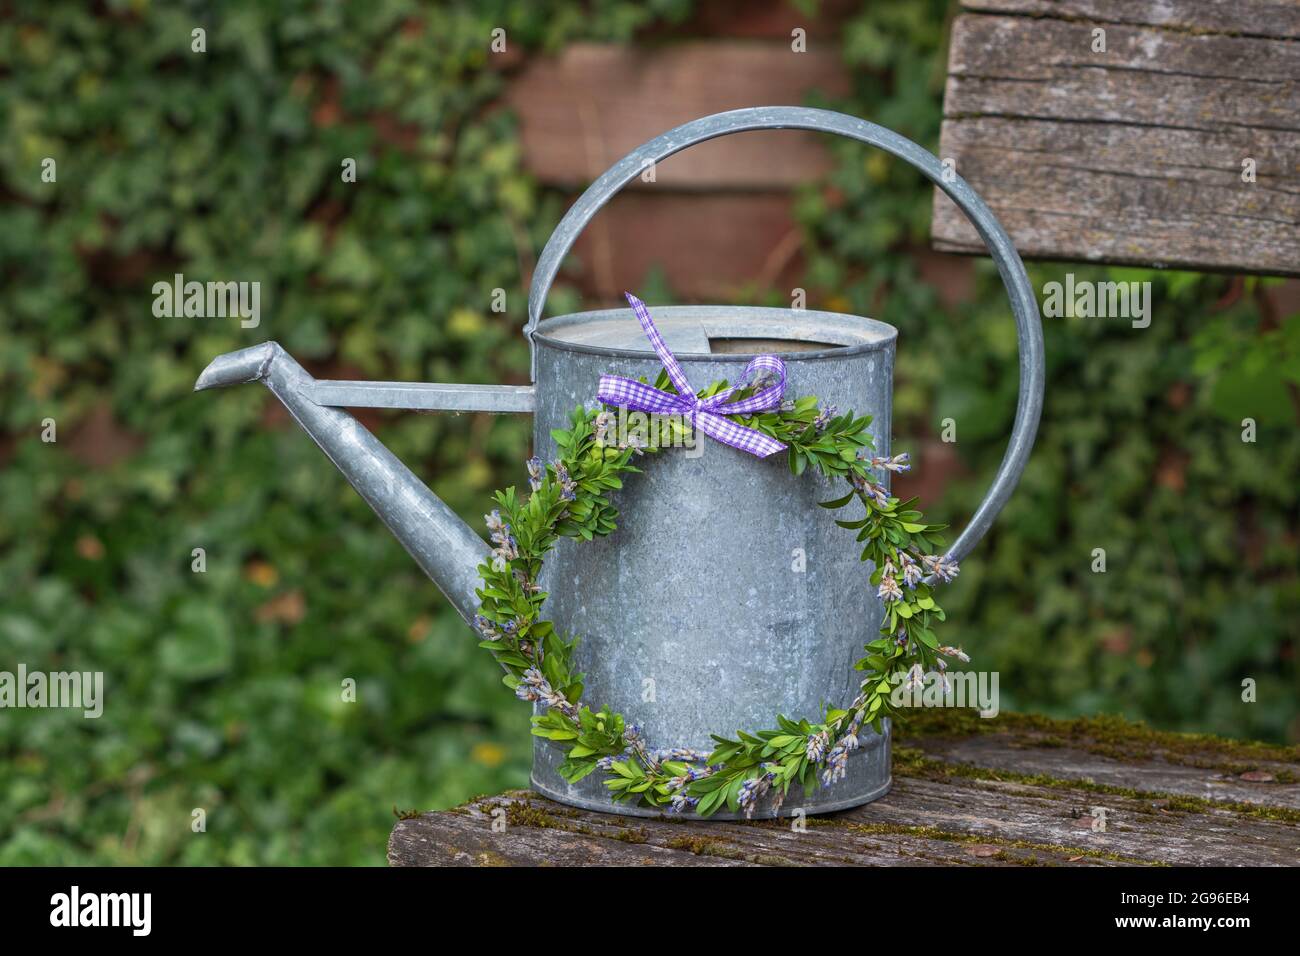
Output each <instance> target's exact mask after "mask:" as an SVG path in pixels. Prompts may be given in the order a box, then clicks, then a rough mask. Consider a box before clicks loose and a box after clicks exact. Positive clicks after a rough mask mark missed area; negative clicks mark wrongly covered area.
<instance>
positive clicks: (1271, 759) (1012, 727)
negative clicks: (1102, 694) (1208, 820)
mask: <svg viewBox="0 0 1300 956" xmlns="http://www.w3.org/2000/svg"><path fill="white" fill-rule="evenodd" d="M896 727H897V734H898V738H899V739H900V740H910V739H913V738H917V737H928V736H938V737H969V736H974V735H976V734H989V733H1012V734H1019V735H1021V738H1020V740H1019V741H1018V742H1019V743H1021V744H1023V745H1025V746H1034V747H1075V748H1077V749H1079V750H1083V751H1085V752H1087V753H1092V754H1097V755H1098V756H1103V757H1111V758H1113V759H1116V760H1124V761H1130V762H1131V761H1134V760H1152V759H1155V758H1160V759H1163V760H1166V761H1168V762H1170V763H1176V764H1180V765H1183V766H1191V767H1196V768H1198V769H1202V770H1218V771H1220V772H1223V773H1229V774H1233V775H1237V774H1241V773H1245V772H1246V771H1248V770H1255V769H1259V767H1260V764H1261V763H1269V764H1275V763H1290V764H1294V763H1300V746H1289V747H1285V746H1279V745H1277V744H1266V743H1261V742H1259V741H1254V740H1229V739H1227V738H1225V737H1216V736H1214V735H1213V734H1183V733H1174V732H1172V731H1167V730H1154V729H1152V728H1151V727H1148V726H1147V725H1146V724H1145V723H1142V722H1141V721H1131V720H1127V719H1125V718H1123V717H1120V716H1117V715H1114V714H1102V715H1099V716H1096V717H1075V718H1070V719H1062V718H1056V717H1044V716H1042V715H1039V714H1017V713H1011V712H1003V713H1000V714H998V716H997V717H993V718H989V719H987V720H986V719H985V718H983V717H980V716H979V714H978V712H976V711H974V710H969V709H959V708H955V707H931V708H921V709H917V710H914V711H910V712H908V714H907V716H906V718H905V719H903V720H900V721H899V722H898V723H897V725H896ZM1269 770H1270V772H1271V773H1273V775H1274V777H1275V778H1276V780H1277V782H1278V783H1296V782H1300V777H1298V776H1297V775H1296V774H1295V773H1294V772H1292V771H1289V770H1286V769H1281V768H1273V767H1270V768H1269Z"/></svg>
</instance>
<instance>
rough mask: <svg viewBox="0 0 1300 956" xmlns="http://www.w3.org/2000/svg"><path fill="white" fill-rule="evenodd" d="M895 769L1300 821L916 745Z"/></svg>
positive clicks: (901, 752) (1292, 815)
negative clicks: (950, 755) (940, 756)
mask: <svg viewBox="0 0 1300 956" xmlns="http://www.w3.org/2000/svg"><path fill="white" fill-rule="evenodd" d="M893 757H894V767H893V770H894V773H895V774H897V775H898V776H904V777H907V776H911V777H927V778H929V779H943V778H953V777H957V778H963V779H969V780H996V781H998V782H1000V783H1020V784H1025V785H1028V786H1034V787H1050V788H1053V789H1059V790H1083V791H1086V792H1088V793H1103V794H1107V795H1109V796H1116V797H1127V798H1129V799H1132V800H1136V801H1140V802H1141V803H1139V806H1137V807H1135V808H1133V809H1134V810H1135V811H1136V812H1139V813H1150V812H1154V809H1153V808H1151V807H1150V806H1149V804H1150V802H1151V801H1153V800H1159V801H1160V802H1161V803H1162V804H1163V806H1162V808H1161V809H1168V810H1173V811H1175V812H1182V813H1209V812H1211V811H1213V810H1228V811H1231V812H1233V813H1239V814H1241V815H1243V816H1249V817H1254V818H1256V819H1261V820H1272V821H1274V822H1277V823H1300V810H1295V809H1292V808H1290V807H1273V806H1262V805H1260V804H1257V803H1245V802H1243V801H1238V800H1207V799H1205V798H1202V797H1189V796H1184V795H1181V794H1176V793H1168V792H1166V791H1163V790H1136V789H1134V788H1132V787H1116V786H1113V785H1111V784H1105V783H1094V782H1093V781H1091V780H1071V779H1066V778H1063V777H1053V776H1050V775H1048V774H1042V773H1021V772H1019V771H1016V770H1004V769H998V770H990V769H987V768H985V767H974V766H971V765H970V764H959V763H948V762H946V761H942V760H934V759H932V758H929V757H926V756H925V754H924V753H923V752H922V751H920V750H917V749H916V748H913V747H897V748H895V750H894V754H893Z"/></svg>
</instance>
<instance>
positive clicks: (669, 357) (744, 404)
mask: <svg viewBox="0 0 1300 956" xmlns="http://www.w3.org/2000/svg"><path fill="white" fill-rule="evenodd" d="M623 294H624V295H625V296H627V301H628V303H629V304H630V305H631V306H632V311H633V312H635V313H636V317H637V319H638V320H639V321H640V322H641V328H642V329H643V330H644V331H645V334H646V338H648V339H649V340H650V345H651V346H652V347H653V348H654V350H655V354H656V355H658V356H659V361H660V362H662V363H663V366H664V370H665V371H666V372H667V373H668V378H669V379H671V380H672V383H673V387H674V388H676V389H677V394H676V395H673V394H671V393H669V392H665V391H663V390H661V389H658V388H654V387H652V386H650V385H646V384H645V383H643V382H638V381H635V380H633V379H630V378H622V377H620V376H618V375H602V376H601V377H600V387H599V388H598V389H597V390H596V397H597V398H598V399H600V400H601V401H602V402H604V403H605V404H606V405H614V406H617V407H623V408H630V409H633V410H634V411H638V412H649V413H650V414H652V415H669V414H677V415H681V416H683V417H685V418H686V419H687V420H688V421H689V422H690V423H691V424H692V425H693V426H695V427H696V428H698V429H699V430H700V431H702V432H704V434H706V435H709V436H710V437H712V438H716V439H717V440H718V441H720V442H722V443H723V444H724V445H730V446H731V447H732V448H739V449H740V450H741V451H747V452H749V453H750V454H751V455H757V456H758V457H759V458H766V457H767V456H768V455H771V454H774V453H775V452H778V451H785V445H783V444H781V442H779V441H777V440H776V439H775V438H772V437H770V436H768V435H764V434H763V433H762V432H760V431H755V430H754V429H752V428H745V427H744V426H743V425H737V424H736V423H735V422H733V421H729V420H728V419H726V418H724V417H723V416H725V415H742V414H747V413H750V412H765V411H768V410H770V409H773V408H776V407H778V406H779V405H780V404H781V395H782V393H784V391H785V363H784V362H782V361H781V360H780V359H779V358H777V357H776V356H775V355H757V356H755V357H754V359H753V360H752V361H751V362H750V363H749V364H748V365H746V366H745V374H744V376H743V377H742V384H740V385H733V386H731V387H730V388H727V389H723V390H722V391H721V392H719V393H718V394H716V395H710V396H709V397H708V398H699V397H697V396H696V394H695V389H693V388H692V387H691V383H690V382H689V381H687V379H686V373H685V372H684V371H682V367H681V365H679V364H678V362H677V359H676V358H675V357H674V356H673V353H672V352H670V351H668V345H667V343H665V342H664V339H663V336H662V335H660V334H659V330H658V329H656V328H655V324H654V320H653V319H651V318H650V312H649V311H648V310H647V309H646V307H645V303H644V302H642V301H641V300H640V299H638V298H637V297H636V296H634V295H632V294H631V293H630V292H624V293H623ZM766 375H771V376H773V377H775V379H776V381H775V383H774V384H772V385H767V386H765V387H764V388H762V389H761V390H759V391H757V392H755V393H754V394H753V395H751V396H749V398H745V399H741V400H739V401H735V402H728V401H727V398H728V397H729V396H730V395H731V394H732V393H733V392H735V391H736V390H737V389H740V388H743V387H745V383H747V382H750V381H757V380H758V378H759V377H762V376H766Z"/></svg>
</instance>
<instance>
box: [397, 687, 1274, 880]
mask: <svg viewBox="0 0 1300 956" xmlns="http://www.w3.org/2000/svg"><path fill="white" fill-rule="evenodd" d="M1298 775H1300V748H1296V747H1275V746H1271V745H1267V744H1258V743H1253V742H1249V741H1244V742H1243V741H1232V740H1224V739H1222V738H1216V737H1207V736H1202V735H1188V734H1172V733H1165V732H1162V731H1154V730H1151V729H1149V728H1147V727H1144V726H1143V725H1141V724H1133V723H1129V722H1126V721H1124V720H1121V719H1119V718H1113V717H1101V718H1083V719H1079V720H1052V719H1049V718H1045V717H1037V716H1033V715H1024V714H1003V715H1000V716H999V717H998V718H996V719H994V720H981V719H979V718H978V717H976V716H974V715H973V714H967V713H964V712H954V711H930V712H925V713H922V714H919V715H917V716H916V717H915V718H913V719H911V720H910V721H909V723H908V725H907V726H905V727H904V728H902V731H901V733H900V734H899V737H898V739H897V741H896V745H895V755H894V785H893V789H892V790H891V792H890V793H889V794H888V795H887V796H886V797H884V798H882V799H880V800H877V801H876V802H875V803H871V804H868V805H867V806H864V807H859V808H857V809H854V810H849V811H845V812H843V813H836V814H831V815H828V816H824V817H810V818H808V819H807V820H806V827H805V828H804V829H802V830H797V829H795V828H794V827H792V825H791V821H789V820H781V821H771V820H767V821H754V822H750V823H723V822H718V823H714V822H698V821H686V820H683V819H681V818H675V817H664V818H662V819H651V820H646V819H639V818H637V819H633V818H630V817H620V816H613V815H608V814H599V813H590V812H587V811H583V810H575V809H573V808H571V807H565V806H561V805H559V804H556V803H552V802H551V801H549V800H545V799H543V798H541V797H539V796H537V795H536V794H533V793H530V792H528V791H524V790H519V791H511V792H507V793H504V794H501V795H499V796H491V797H480V798H477V799H474V800H471V801H470V802H469V803H466V804H465V805H463V806H460V807H457V808H455V809H453V810H445V811H441V812H437V813H424V814H414V815H412V814H407V813H403V814H402V817H403V818H402V819H399V820H398V822H397V825H396V826H395V827H394V829H393V833H392V836H391V838H390V840H389V846H388V859H389V862H390V863H391V864H393V865H394V866H458V865H463V866H593V865H651V866H660V865H669V866H745V865H751V866H753V865H757V866H763V865H855V864H862V865H913V866H928V865H939V864H957V865H980V866H1117V865H1118V866H1123V865H1129V866H1170V865H1172V866H1188V865H1190V866H1195V865H1241V866H1260V865H1297V864H1300V782H1297V781H1298V779H1300V776H1298ZM1103 811H1104V812H1103ZM1102 817H1104V820H1105V825H1104V827H1103V826H1101V825H1100V823H1099V820H1100V818H1102Z"/></svg>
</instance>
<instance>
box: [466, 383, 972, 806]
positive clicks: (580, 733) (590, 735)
mask: <svg viewBox="0 0 1300 956" xmlns="http://www.w3.org/2000/svg"><path fill="white" fill-rule="evenodd" d="M654 384H655V386H656V387H657V388H660V389H664V390H665V391H670V392H671V391H673V386H672V384H671V383H670V382H669V380H668V377H667V375H666V374H660V376H659V379H658V381H656V382H655V383H654ZM726 385H727V383H726V382H725V381H721V382H714V383H713V384H711V385H710V386H709V387H708V388H705V389H703V390H701V391H700V392H699V393H698V395H699V397H701V398H707V397H708V396H710V395H713V394H715V393H716V392H718V391H721V390H722V389H724V388H726ZM760 385H761V383H758V382H755V383H751V384H750V385H748V386H746V387H745V388H744V389H743V390H740V391H738V392H736V393H735V394H734V396H733V398H735V399H740V398H744V397H746V396H747V395H749V394H752V392H753V391H754V390H756V388H758V387H759V386H760ZM733 420H734V421H736V422H737V423H739V424H741V425H745V426H747V427H749V428H754V429H757V430H759V431H761V432H764V433H766V434H768V435H770V436H772V437H773V438H775V439H777V440H778V441H781V442H784V443H785V444H786V445H787V446H788V451H787V454H788V456H789V465H790V470H791V472H792V473H794V474H795V475H800V474H803V473H804V472H805V471H806V470H807V469H808V468H809V467H810V466H811V467H812V469H813V470H814V471H816V472H817V473H819V474H821V475H823V476H825V477H828V478H842V479H845V480H846V481H847V482H848V484H849V486H850V487H849V491H848V493H847V494H845V495H844V496H843V497H840V498H836V499H834V500H832V501H825V502H822V503H821V504H822V507H823V508H828V509H839V508H843V507H845V506H847V505H849V504H850V503H852V502H854V501H858V502H861V503H862V505H863V506H864V508H865V512H864V514H863V515H862V516H860V517H856V518H850V519H848V520H837V521H836V524H838V525H840V527H842V528H847V529H848V530H850V531H856V532H857V541H858V542H859V543H860V544H861V545H862V553H861V556H860V560H862V561H870V562H872V564H873V566H874V571H873V572H872V574H871V576H870V584H871V586H872V587H873V588H875V589H876V593H877V596H878V597H879V598H880V599H881V601H883V602H884V606H885V608H886V613H885V617H884V621H883V623H882V625H881V628H880V635H879V637H877V638H876V639H875V640H872V641H869V642H868V643H867V644H866V645H865V648H864V649H865V651H866V655H865V656H864V657H863V658H862V659H861V660H859V661H858V662H857V663H856V664H855V665H854V666H855V668H856V669H857V670H858V671H860V672H862V674H863V677H862V681H861V684H860V690H859V693H858V694H857V696H856V697H855V698H854V699H853V701H852V702H851V703H849V704H848V706H846V707H843V708H836V707H831V706H829V705H827V706H826V708H825V711H824V713H823V714H822V715H821V719H820V720H819V721H816V722H813V721H809V720H806V719H799V720H793V719H790V718H787V717H785V716H783V715H780V714H778V715H777V717H776V725H777V726H776V728H774V729H770V730H759V731H756V732H754V733H746V732H744V731H737V733H736V738H735V739H734V740H733V739H730V738H727V737H720V736H717V735H713V740H714V742H715V747H714V749H713V751H712V752H711V753H706V752H701V751H695V750H690V749H686V748H675V749H667V750H652V749H651V748H650V747H649V745H648V743H647V741H646V740H645V739H644V737H643V736H642V734H641V732H640V729H639V728H638V727H637V725H636V724H633V723H630V722H629V721H627V720H625V719H624V717H623V715H622V714H616V713H611V712H610V711H609V709H608V708H607V707H603V708H601V709H600V710H599V711H593V710H591V709H590V708H589V707H587V706H586V705H584V704H583V703H582V702H581V699H582V692H583V684H582V677H583V675H581V674H575V673H574V672H573V670H572V667H571V660H572V655H573V649H574V647H575V646H576V645H577V638H573V637H570V638H569V639H565V638H564V637H562V636H561V635H560V634H559V633H557V632H556V630H555V628H554V626H553V625H552V623H551V622H550V621H547V620H543V619H542V618H541V607H542V603H543V602H544V601H545V599H546V594H545V593H544V592H543V591H542V590H541V588H540V586H539V585H538V583H537V581H538V579H539V576H540V574H541V571H542V560H543V558H544V557H545V555H546V554H547V552H549V551H550V550H551V548H552V547H554V545H555V543H556V542H557V541H558V540H559V539H560V538H561V537H567V538H573V539H581V540H585V541H590V540H592V539H593V538H595V537H597V536H603V535H608V534H610V533H612V532H613V531H614V530H615V529H616V527H617V525H616V523H615V520H616V518H617V517H618V512H617V510H616V509H615V508H614V506H613V505H612V504H611V503H610V501H609V494H610V492H612V491H614V490H616V489H618V488H621V487H622V486H623V477H624V476H625V475H628V474H633V473H637V472H639V471H640V469H639V468H638V467H636V465H634V464H633V461H634V460H635V459H636V458H637V457H639V456H641V455H643V454H646V453H656V452H658V451H660V450H661V449H660V447H659V446H658V445H655V444H650V443H648V442H647V443H644V444H643V443H641V442H639V441H636V440H635V436H633V438H632V439H631V440H625V441H623V442H622V443H616V442H614V441H611V440H610V439H611V431H612V427H611V426H612V425H613V415H612V413H611V412H610V411H608V410H606V409H603V408H601V407H600V406H599V405H589V406H586V407H578V408H576V409H575V410H574V412H573V415H572V416H571V421H572V427H571V428H569V429H568V430H561V429H556V430H553V431H552V432H551V436H552V438H554V440H555V443H556V445H557V446H558V448H559V457H558V458H557V459H556V460H555V461H552V462H550V463H547V464H544V463H542V462H541V461H540V460H539V459H537V458H531V459H529V461H528V471H529V485H530V489H531V492H530V493H529V494H526V495H520V494H518V493H516V490H515V488H514V487H513V486H512V487H510V488H507V489H506V490H505V491H499V492H497V493H496V495H495V500H496V502H497V508H496V509H495V510H493V511H492V513H491V514H489V515H486V516H485V518H486V520H487V524H488V531H489V533H490V536H491V539H492V543H493V545H494V547H493V550H492V555H491V558H490V559H489V560H487V561H485V562H484V563H483V564H481V565H480V566H479V569H478V570H479V573H480V574H481V576H482V578H483V587H482V588H481V589H479V590H478V592H477V593H478V597H479V600H480V601H481V607H480V609H479V613H478V615H477V616H476V617H475V626H476V628H477V629H478V631H479V633H480V635H481V636H482V638H483V640H482V641H481V642H480V644H479V646H480V647H483V648H486V649H487V650H489V651H491V652H492V655H493V656H494V657H495V658H496V660H497V662H498V663H499V664H501V666H502V667H503V668H504V669H505V671H506V674H505V677H504V681H505V684H506V686H507V687H510V688H511V689H512V690H514V691H515V693H516V695H517V696H518V697H520V698H521V699H523V700H526V701H530V702H534V703H540V704H541V705H542V707H543V713H541V714H540V715H537V716H534V717H533V718H532V722H533V730H532V732H533V734H535V735H536V736H539V737H544V738H548V739H549V740H551V741H554V742H555V743H556V744H557V745H560V746H564V747H566V748H567V754H566V759H565V761H564V763H563V764H561V766H560V768H559V770H560V773H561V774H562V775H563V776H564V778H565V779H566V780H568V781H570V782H576V781H578V780H581V779H582V778H584V777H586V776H587V775H588V774H590V773H592V772H593V771H595V770H598V769H599V770H601V771H604V772H605V774H606V775H607V776H606V779H605V781H604V783H605V786H606V787H608V788H609V789H610V790H611V791H612V793H613V796H614V798H615V799H616V800H625V801H630V802H641V801H644V802H646V803H648V804H650V805H652V806H656V807H663V808H667V809H668V810H669V811H671V812H688V811H694V812H695V813H697V814H699V815H700V816H702V817H707V816H710V815H711V814H713V813H715V812H717V811H718V810H719V809H721V808H722V807H723V806H724V805H725V806H726V807H727V808H728V809H730V810H731V811H732V812H736V811H738V810H743V812H744V813H745V815H746V816H752V815H753V812H754V809H755V807H756V805H757V803H758V801H759V799H760V798H761V797H763V796H764V795H766V794H768V793H769V792H771V793H772V795H773V797H772V801H771V811H772V813H773V814H775V812H776V810H777V809H778V808H779V807H780V804H781V802H782V801H783V800H784V799H785V796H786V794H787V793H788V792H789V789H790V787H791V786H792V785H793V784H796V783H798V784H800V785H801V786H802V787H804V788H805V792H810V791H811V790H812V789H813V788H815V787H816V786H818V785H819V782H820V784H824V785H830V784H833V783H835V782H836V781H838V780H840V779H841V778H842V777H843V776H844V775H845V772H846V769H847V758H848V755H849V752H850V751H852V750H854V749H856V748H857V746H858V737H857V735H858V733H859V731H860V730H861V728H862V727H863V726H864V725H868V726H870V727H872V728H873V729H875V730H876V731H877V732H880V731H881V727H882V721H883V720H884V719H886V718H888V717H894V716H897V708H896V707H895V705H894V704H893V703H892V701H891V694H892V691H893V689H894V686H895V685H896V684H897V682H898V681H900V680H905V681H906V682H907V684H908V687H909V688H918V687H920V686H921V685H922V684H923V683H924V680H925V678H926V675H927V674H932V673H933V674H936V675H937V677H938V680H939V681H940V682H941V683H942V684H943V685H944V686H945V688H946V686H947V677H946V676H945V673H944V672H945V670H946V669H947V666H948V659H956V660H960V661H963V662H965V661H968V660H969V658H968V657H967V656H966V655H965V654H964V653H963V652H962V651H961V649H960V648H954V647H945V646H941V645H940V644H939V642H938V639H937V638H936V637H935V633H934V626H935V624H936V623H937V622H939V621H942V620H944V612H943V609H942V608H941V607H940V606H939V605H938V604H936V603H935V600H934V597H933V594H932V588H931V583H930V582H932V581H934V580H942V581H948V580H951V579H952V578H953V577H955V576H956V575H957V571H958V569H957V565H956V564H955V563H953V562H952V561H950V560H949V559H948V558H947V557H946V556H943V555H941V554H938V553H936V549H939V548H942V546H943V543H944V542H943V538H942V537H941V536H940V535H939V532H940V531H941V530H942V529H943V527H944V526H942V525H929V524H925V523H924V521H923V519H922V515H921V513H920V512H919V511H916V510H914V508H913V507H912V506H913V504H914V503H915V500H916V499H911V500H908V501H900V500H899V499H897V498H893V497H890V495H889V493H888V492H887V491H886V490H885V488H884V486H883V485H882V484H881V483H880V481H879V478H880V474H879V473H880V472H882V471H895V472H902V471H906V470H908V460H907V455H906V453H904V454H901V455H896V456H894V457H892V458H885V457H875V456H873V454H872V452H873V450H874V447H873V444H872V440H871V436H870V434H869V432H868V431H867V426H868V425H869V424H870V423H871V419H870V417H867V416H863V417H855V416H854V415H853V414H852V413H848V414H844V415H840V414H837V412H836V409H835V408H834V407H830V408H828V409H826V410H822V409H821V408H820V407H819V402H818V399H817V398H815V397H804V398H800V399H797V400H793V401H791V400H787V401H785V402H784V403H782V405H781V407H780V408H779V409H778V410H775V411H771V412H763V413H758V414H754V415H738V416H735V417H734V418H733ZM669 426H670V429H669V432H668V433H669V434H671V435H672V437H673V442H674V443H675V442H676V441H677V439H680V438H684V437H686V431H685V429H686V427H687V426H685V425H683V424H682V423H681V422H680V421H678V420H672V419H670V420H669ZM650 434H651V435H660V432H659V430H657V429H655V430H651V432H650ZM660 437H661V439H662V435H660Z"/></svg>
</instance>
